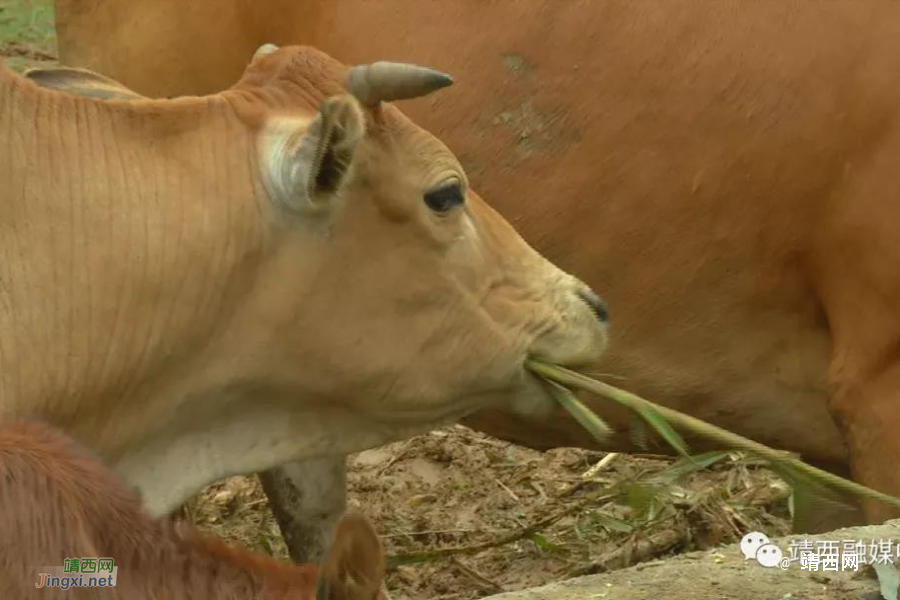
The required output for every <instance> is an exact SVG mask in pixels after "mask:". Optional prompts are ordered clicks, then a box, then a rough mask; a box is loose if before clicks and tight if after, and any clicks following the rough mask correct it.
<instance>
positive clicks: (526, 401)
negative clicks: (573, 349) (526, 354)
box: [509, 372, 556, 419]
mask: <svg viewBox="0 0 900 600" xmlns="http://www.w3.org/2000/svg"><path fill="white" fill-rule="evenodd" d="M509 408H510V410H511V411H512V412H513V413H514V414H516V415H519V416H521V417H525V418H530V419H539V418H542V417H549V416H550V415H551V414H552V413H553V409H554V408H556V401H555V400H554V399H553V396H552V395H551V394H550V390H549V388H548V386H547V383H545V382H544V381H542V380H541V379H540V378H539V377H537V376H536V375H534V374H533V373H530V372H526V373H525V380H524V382H523V385H522V390H521V392H519V393H518V394H517V395H516V396H515V398H514V399H513V400H512V402H511V404H510V407H509Z"/></svg>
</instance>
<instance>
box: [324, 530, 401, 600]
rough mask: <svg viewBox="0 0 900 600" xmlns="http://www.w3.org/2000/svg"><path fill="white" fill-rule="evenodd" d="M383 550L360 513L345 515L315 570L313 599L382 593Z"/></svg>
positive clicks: (359, 599)
mask: <svg viewBox="0 0 900 600" xmlns="http://www.w3.org/2000/svg"><path fill="white" fill-rule="evenodd" d="M384 567H385V561H384V550H383V548H382V546H381V541H380V540H379V539H378V534H377V533H376V532H375V529H374V528H373V527H372V524H371V523H370V522H369V521H368V519H366V518H365V517H364V516H362V515H361V514H355V513H350V514H347V515H345V516H344V517H343V518H342V519H341V520H340V521H339V522H338V524H337V527H336V528H335V534H334V542H333V543H332V545H331V548H330V549H329V551H328V554H326V556H325V558H324V560H323V561H322V564H321V566H320V568H319V571H318V581H317V582H316V600H374V599H375V598H381V597H382V589H383V586H384Z"/></svg>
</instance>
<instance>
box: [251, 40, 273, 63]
mask: <svg viewBox="0 0 900 600" xmlns="http://www.w3.org/2000/svg"><path fill="white" fill-rule="evenodd" d="M277 50H278V46H276V45H275V44H263V45H262V46H260V47H259V48H257V49H256V52H254V53H253V58H252V59H251V60H256V59H257V58H260V57H262V56H268V55H269V54H272V53H273V52H276V51H277Z"/></svg>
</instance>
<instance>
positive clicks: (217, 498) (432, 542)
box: [189, 426, 789, 600]
mask: <svg viewBox="0 0 900 600" xmlns="http://www.w3.org/2000/svg"><path fill="white" fill-rule="evenodd" d="M706 462H709V463H711V464H710V466H709V467H708V468H705V469H700V468H699V467H700V466H702V465H703V464H705V463H706ZM348 466H349V470H350V474H349V477H348V479H349V481H348V484H349V504H350V506H351V507H352V508H356V509H360V510H362V511H363V512H365V514H367V515H368V516H369V517H370V518H371V519H372V520H373V522H374V523H375V525H376V527H377V529H378V531H379V533H380V534H381V536H382V539H383V541H384V543H385V547H386V550H387V553H388V555H389V564H390V566H391V570H390V571H389V574H388V588H389V590H390V591H391V593H392V595H393V597H394V598H395V599H396V600H403V599H407V598H408V599H425V598H430V599H434V598H440V599H448V600H449V599H454V600H455V599H466V600H467V599H472V598H480V597H483V596H487V595H490V594H493V593H500V592H506V591H514V590H521V589H524V588H528V587H532V586H537V585H542V584H545V583H549V582H553V581H558V580H561V579H564V578H567V577H572V576H576V575H583V574H589V573H596V572H603V571H605V570H608V569H615V568H620V567H625V566H628V565H630V564H635V563H638V562H641V561H646V560H650V559H654V558H658V557H662V556H669V555H673V554H676V553H680V552H686V551H689V550H702V549H707V548H711V547H716V546H718V545H720V544H724V543H731V542H734V541H738V540H740V538H741V536H743V534H744V533H747V532H748V531H753V530H758V531H763V532H766V533H767V534H768V535H769V536H776V535H782V534H785V533H787V532H788V530H789V521H788V512H787V497H788V488H787V487H786V486H785V485H784V484H783V483H782V482H781V481H780V480H778V479H777V478H775V477H774V476H773V475H772V474H771V473H770V472H769V471H767V470H766V469H764V468H762V467H760V466H759V465H757V464H754V463H752V462H750V461H747V460H746V459H744V458H742V457H741V456H740V455H739V454H727V453H718V454H715V455H704V456H702V457H700V458H699V459H698V465H697V466H694V467H691V466H686V465H685V463H684V462H683V461H682V462H678V461H675V460H674V459H672V458H665V457H657V456H634V455H631V456H629V455H617V454H604V453H600V452H589V451H584V450H580V449H573V448H561V449H556V450H551V451H549V452H544V453H542V452H536V451H533V450H529V449H527V448H522V447H519V446H516V445H513V444H509V443H506V442H501V441H498V440H495V439H493V438H490V437H488V436H486V435H483V434H481V433H478V432H475V431H472V430H470V429H467V428H465V427H462V426H453V427H449V428H445V429H441V430H437V431H433V432H431V433H429V434H427V435H423V436H420V437H417V438H413V439H411V440H408V441H405V442H399V443H395V444H392V445H389V446H386V447H383V448H378V449H375V450H369V451H366V452H362V453H360V454H357V455H355V456H352V457H351V458H350V459H349V462H348ZM189 514H190V518H191V519H192V520H193V521H194V522H195V523H197V524H198V525H200V526H201V527H204V528H208V529H210V530H212V531H214V532H215V533H217V534H218V535H220V536H222V537H224V538H226V539H228V540H229V541H231V542H233V543H236V544H243V545H246V546H249V547H253V548H257V549H261V550H264V551H267V552H271V553H273V554H275V555H276V556H280V557H285V558H286V556H287V553H286V550H285V548H284V545H283V543H282V541H281V539H280V534H279V532H278V527H277V525H276V523H275V521H274V518H273V517H272V514H271V512H270V511H269V508H268V505H267V503H266V500H265V496H264V495H263V494H262V490H261V487H260V485H259V482H258V480H257V479H256V478H255V477H234V478H231V479H228V480H226V481H223V482H220V483H218V484H215V485H212V486H210V487H208V488H207V489H206V490H204V491H203V492H202V493H201V494H199V495H198V496H197V497H196V498H195V499H194V500H193V501H192V502H191V503H190V504H189ZM535 524H538V526H537V527H535V528H534V530H533V531H532V530H530V529H529V528H530V527H532V526H534V525H535ZM454 549H455V551H454ZM422 552H430V553H433V554H434V556H431V557H430V558H431V560H429V561H427V562H419V563H412V564H411V563H410V562H409V560H410V555H412V554H414V553H422Z"/></svg>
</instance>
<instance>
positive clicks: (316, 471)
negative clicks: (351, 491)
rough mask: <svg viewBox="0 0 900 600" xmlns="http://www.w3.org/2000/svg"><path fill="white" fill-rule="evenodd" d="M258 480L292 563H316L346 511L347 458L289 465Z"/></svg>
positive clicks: (264, 473)
mask: <svg viewBox="0 0 900 600" xmlns="http://www.w3.org/2000/svg"><path fill="white" fill-rule="evenodd" d="M259 479H260V481H261V482H262V487H263V491H265V493H266V496H267V497H268V499H269V506H270V507H271V509H272V513H273V514H274V515H275V521H276V522H277V523H278V527H279V528H280V529H281V534H282V535H283V536H284V542H285V544H286V545H287V548H288V553H289V554H290V555H291V559H292V560H293V561H294V562H296V563H318V562H319V560H320V559H321V558H322V557H323V556H324V554H325V551H326V550H327V549H328V546H329V545H330V544H331V536H332V534H333V533H334V527H335V525H336V524H337V521H338V519H340V517H341V515H343V514H344V511H345V509H346V505H347V467H346V457H344V456H334V457H332V456H329V457H326V458H316V459H307V460H302V461H295V462H290V463H287V464H284V465H282V466H280V467H276V468H274V469H269V470H268V471H264V472H262V473H260V474H259Z"/></svg>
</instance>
